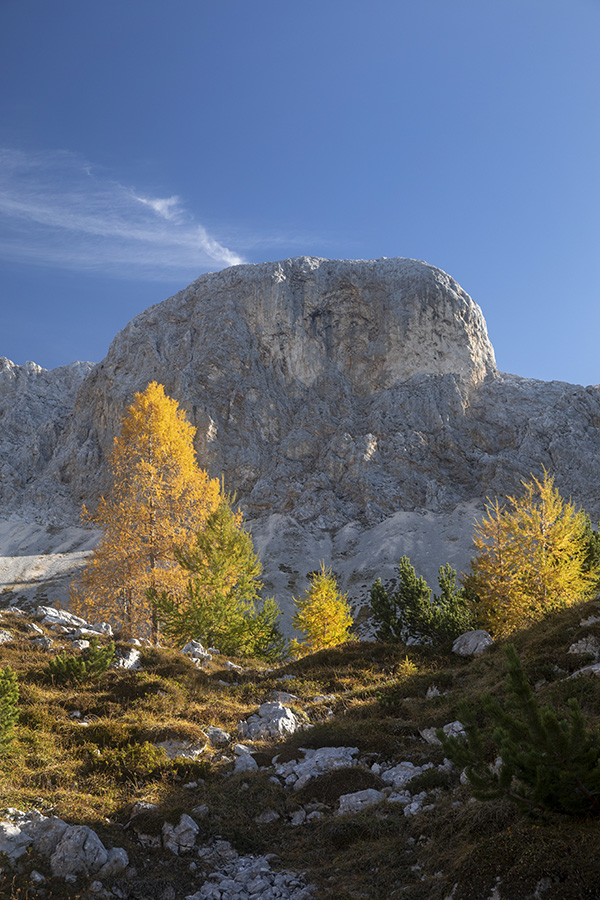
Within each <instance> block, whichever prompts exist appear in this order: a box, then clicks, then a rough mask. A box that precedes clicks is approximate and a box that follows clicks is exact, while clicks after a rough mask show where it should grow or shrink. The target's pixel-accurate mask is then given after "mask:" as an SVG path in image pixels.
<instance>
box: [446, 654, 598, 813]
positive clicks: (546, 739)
mask: <svg viewBox="0 0 600 900" xmlns="http://www.w3.org/2000/svg"><path fill="white" fill-rule="evenodd" d="M506 655H507V659H508V690H509V694H510V697H509V702H508V703H507V704H506V706H505V707H503V706H502V705H501V704H500V703H498V702H497V701H496V700H494V699H493V698H492V697H490V696H489V695H486V696H485V697H484V698H483V708H484V710H485V712H486V713H487V715H488V716H489V718H490V719H491V720H492V722H493V724H494V725H495V728H494V731H493V735H492V736H493V742H494V744H495V746H496V748H497V751H498V753H499V755H500V760H501V763H500V765H499V766H496V765H494V766H493V767H492V766H489V765H487V764H486V763H485V761H484V752H483V742H482V738H481V735H480V733H479V729H478V727H477V725H476V724H475V713H474V712H473V709H472V708H471V706H469V704H467V703H463V704H461V705H460V707H459V716H460V719H461V722H462V723H463V725H464V727H465V731H466V733H467V740H466V741H461V740H459V739H457V738H452V737H448V736H447V735H445V734H444V732H443V731H442V730H441V729H439V730H438V732H437V736H438V738H439V739H440V740H441V742H442V746H443V748H444V752H445V754H446V756H448V757H449V758H450V759H451V760H452V761H453V762H454V763H455V764H456V765H458V766H460V767H465V768H466V772H467V777H468V778H469V781H470V782H471V785H472V787H473V795H474V797H476V798H477V799H478V800H491V799H494V798H496V797H501V796H506V797H509V798H510V799H511V800H513V801H515V802H516V803H518V804H519V805H520V806H522V807H525V808H532V807H537V806H541V807H546V808H548V809H551V810H556V811H558V812H563V813H571V814H574V813H593V814H595V815H599V814H600V733H599V732H598V730H597V729H588V728H586V726H585V722H584V720H583V715H582V713H581V709H580V708H579V704H578V703H577V701H576V700H575V699H570V700H569V701H568V705H569V716H568V718H566V717H559V715H558V714H557V712H556V711H555V710H554V709H553V708H552V707H551V706H549V705H547V706H543V707H541V708H540V707H539V706H538V704H537V702H536V700H535V698H534V696H533V692H532V690H531V687H530V686H529V683H528V681H527V678H526V677H525V673H524V672H523V669H522V667H521V663H520V661H519V658H518V656H517V653H516V650H515V648H514V646H513V645H512V644H511V645H509V646H508V647H507V648H506Z"/></svg>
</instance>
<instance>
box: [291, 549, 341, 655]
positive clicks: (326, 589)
mask: <svg viewBox="0 0 600 900" xmlns="http://www.w3.org/2000/svg"><path fill="white" fill-rule="evenodd" d="M309 578H310V584H309V586H308V588H307V589H306V591H305V594H304V597H303V598H302V599H300V600H296V598H294V603H295V604H296V609H297V611H296V614H295V615H294V618H293V623H294V627H295V628H297V629H298V631H300V632H302V633H303V634H304V640H302V641H297V640H294V641H292V642H291V645H290V647H291V650H292V652H293V653H295V654H298V655H300V654H303V653H305V654H306V653H316V651H317V650H323V649H325V648H326V647H336V646H337V645H338V644H343V643H344V641H347V640H348V639H349V637H350V628H351V626H352V615H351V613H350V604H349V602H348V598H347V596H346V594H340V592H339V590H338V586H337V581H336V579H335V576H334V574H333V572H332V571H331V568H327V569H326V568H325V562H322V563H321V568H320V570H319V571H318V572H312V573H311V574H310V575H309Z"/></svg>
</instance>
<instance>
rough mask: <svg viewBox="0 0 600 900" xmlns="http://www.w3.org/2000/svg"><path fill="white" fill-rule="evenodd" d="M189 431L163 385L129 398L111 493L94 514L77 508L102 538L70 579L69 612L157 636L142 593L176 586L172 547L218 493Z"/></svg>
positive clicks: (178, 575) (179, 575)
mask: <svg viewBox="0 0 600 900" xmlns="http://www.w3.org/2000/svg"><path fill="white" fill-rule="evenodd" d="M194 434H195V429H194V428H193V426H192V425H190V423H189V422H188V421H187V419H186V417H185V413H184V412H183V411H182V410H180V409H179V405H178V403H177V401H176V400H173V399H172V398H170V397H168V396H166V394H165V392H164V388H163V386H162V385H160V384H157V382H155V381H154V382H152V383H151V384H149V385H148V387H147V388H146V390H145V391H143V392H140V393H138V394H136V395H135V397H134V400H133V403H132V405H131V406H130V407H129V408H128V410H127V411H126V413H125V415H124V417H123V421H122V424H121V432H120V434H119V435H118V436H117V437H116V438H115V441H114V446H113V451H112V455H111V459H110V468H111V473H112V488H111V490H110V493H109V495H108V497H106V498H104V497H103V498H102V499H101V501H100V503H99V505H98V508H97V510H96V512H95V513H94V514H93V515H89V514H88V513H87V510H85V507H84V516H85V517H86V518H87V519H88V521H90V522H92V523H93V524H95V525H97V526H99V528H100V529H101V530H102V532H103V535H102V538H101V540H100V543H99V545H98V547H97V548H96V550H95V551H94V553H93V555H92V557H91V559H90V561H89V563H88V565H87V566H86V567H85V569H84V570H83V572H82V574H81V576H80V578H79V579H78V580H77V581H76V582H75V583H74V584H73V587H72V591H71V599H72V605H73V608H74V610H75V611H76V612H79V613H80V614H82V615H84V616H85V617H86V618H92V617H93V618H95V619H101V618H102V619H106V620H108V621H110V622H112V623H114V624H116V625H117V626H120V627H122V628H124V629H125V630H126V631H128V632H131V631H132V630H135V631H136V633H139V634H147V633H148V632H149V630H150V629H151V631H152V633H153V634H154V636H156V622H155V620H154V617H153V611H152V609H151V605H150V603H149V601H148V599H147V596H146V594H147V591H148V590H149V589H154V590H155V591H158V592H160V591H176V590H181V589H183V586H184V584H185V581H186V577H187V576H186V573H184V572H183V571H182V569H181V568H180V566H179V565H178V564H177V562H176V559H175V548H176V547H181V546H182V545H184V544H185V543H186V542H187V541H189V539H190V538H191V537H192V536H193V534H194V533H195V532H197V531H198V530H199V529H200V528H202V526H203V524H204V522H205V520H206V517H207V516H208V515H209V514H210V513H211V512H212V511H213V510H214V509H215V508H216V507H217V505H218V503H219V498H220V486H219V481H218V479H211V478H209V477H208V475H207V474H206V472H205V471H204V470H203V469H200V468H199V467H198V465H197V462H196V453H195V451H194V447H193V438H194Z"/></svg>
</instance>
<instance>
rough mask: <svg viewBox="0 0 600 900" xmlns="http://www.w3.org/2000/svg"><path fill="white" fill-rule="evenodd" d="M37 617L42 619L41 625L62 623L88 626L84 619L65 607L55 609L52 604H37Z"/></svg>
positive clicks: (75, 626) (70, 625) (77, 626)
mask: <svg viewBox="0 0 600 900" xmlns="http://www.w3.org/2000/svg"><path fill="white" fill-rule="evenodd" d="M37 617H38V619H41V620H42V625H63V626H65V627H71V628H80V627H81V626H83V627H84V628H85V627H88V623H87V622H86V621H85V619H81V618H80V617H79V616H74V615H73V613H70V612H67V611H66V610H65V609H55V608H54V607H53V606H38V608H37Z"/></svg>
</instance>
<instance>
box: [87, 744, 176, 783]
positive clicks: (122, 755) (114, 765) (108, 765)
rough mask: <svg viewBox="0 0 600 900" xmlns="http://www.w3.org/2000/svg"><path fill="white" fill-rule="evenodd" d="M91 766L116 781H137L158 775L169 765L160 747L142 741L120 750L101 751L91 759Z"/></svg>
mask: <svg viewBox="0 0 600 900" xmlns="http://www.w3.org/2000/svg"><path fill="white" fill-rule="evenodd" d="M92 765H93V768H94V769H97V770H99V771H101V772H106V773H107V774H108V775H110V776H111V778H114V779H116V780H117V781H137V780H139V779H142V780H143V779H147V778H152V777H154V776H158V775H160V774H161V773H162V772H163V770H164V769H165V768H166V767H167V766H168V765H169V758H168V756H167V754H166V753H165V751H164V750H163V748H162V747H156V746H155V745H154V744H151V743H150V742H149V741H144V742H143V743H140V744H127V746H126V747H121V748H120V749H115V750H113V749H108V750H103V751H102V752H101V754H100V756H98V757H97V758H94V759H93V762H92Z"/></svg>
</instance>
